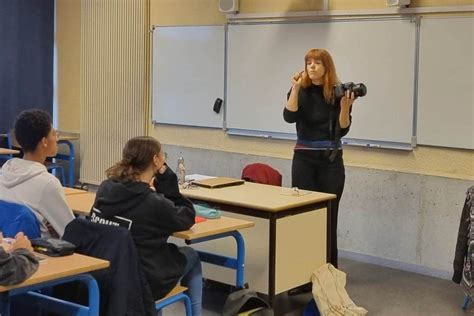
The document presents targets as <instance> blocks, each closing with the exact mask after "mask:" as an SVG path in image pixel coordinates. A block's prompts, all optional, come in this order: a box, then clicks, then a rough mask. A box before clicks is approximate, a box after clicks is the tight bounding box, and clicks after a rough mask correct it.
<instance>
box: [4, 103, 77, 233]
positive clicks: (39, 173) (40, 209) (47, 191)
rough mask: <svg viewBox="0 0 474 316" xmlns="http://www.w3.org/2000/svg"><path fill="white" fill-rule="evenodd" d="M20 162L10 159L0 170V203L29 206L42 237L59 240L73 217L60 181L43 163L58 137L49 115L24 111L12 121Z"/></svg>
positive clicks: (41, 112)
mask: <svg viewBox="0 0 474 316" xmlns="http://www.w3.org/2000/svg"><path fill="white" fill-rule="evenodd" d="M15 136H16V140H17V141H18V143H19V144H20V146H21V147H22V149H23V152H24V155H23V159H20V158H12V159H10V160H8V161H7V162H6V163H5V164H4V165H3V166H2V169H1V170H0V200H5V201H8V202H14V203H21V204H25V205H27V206H29V207H30V208H31V209H32V210H33V212H34V213H35V215H36V217H37V218H38V221H39V223H40V229H41V235H42V237H50V236H53V237H61V236H62V235H63V233H64V228H65V227H66V225H67V224H68V223H69V222H70V221H71V220H73V219H74V215H73V213H72V211H71V209H70V208H69V206H68V205H67V203H66V199H65V196H64V189H63V187H62V185H61V183H60V182H59V180H58V179H57V178H56V177H55V176H53V175H52V174H50V173H48V171H47V170H46V167H45V165H44V162H45V160H46V158H47V157H54V156H56V154H57V151H58V145H57V136H56V131H55V130H54V128H53V126H52V122H51V117H50V116H49V114H48V113H46V112H45V111H42V110H28V111H23V112H21V113H20V115H19V116H18V117H17V119H16V122H15Z"/></svg>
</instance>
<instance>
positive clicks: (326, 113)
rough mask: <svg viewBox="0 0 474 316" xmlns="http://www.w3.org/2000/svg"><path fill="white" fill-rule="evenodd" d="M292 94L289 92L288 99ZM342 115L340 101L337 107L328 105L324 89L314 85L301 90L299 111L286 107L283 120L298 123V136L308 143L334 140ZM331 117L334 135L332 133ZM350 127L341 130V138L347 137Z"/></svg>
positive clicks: (337, 102)
mask: <svg viewBox="0 0 474 316" xmlns="http://www.w3.org/2000/svg"><path fill="white" fill-rule="evenodd" d="M290 93H291V90H290V92H288V96H287V97H288V98H289V97H290ZM351 109H352V108H351ZM331 112H332V113H331ZM340 113H341V106H340V100H336V102H335V105H331V104H328V103H327V102H326V101H325V100H324V94H323V87H322V86H316V85H314V84H312V85H311V86H310V87H309V88H307V89H303V88H301V89H300V91H299V94H298V110H297V111H296V112H291V111H290V110H288V109H287V108H286V107H285V109H284V110H283V118H284V119H285V121H286V122H288V123H295V122H296V134H297V136H298V138H299V139H302V140H307V141H315V140H334V136H335V130H336V124H339V114H340ZM331 116H332V129H331V130H332V133H331V132H330V118H331ZM350 120H351V121H352V117H350ZM339 127H340V126H339ZM349 127H350V126H348V127H346V128H341V132H340V135H339V137H343V136H345V135H346V134H347V133H348V132H349Z"/></svg>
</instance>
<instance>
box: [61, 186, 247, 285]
mask: <svg viewBox="0 0 474 316" xmlns="http://www.w3.org/2000/svg"><path fill="white" fill-rule="evenodd" d="M68 191H69V194H67V193H66V202H67V203H68V205H69V207H70V208H71V209H72V211H73V212H74V213H75V214H77V215H84V216H89V215H90V211H91V209H92V206H93V205H94V201H95V193H91V192H85V193H80V192H79V193H78V192H75V191H72V190H68ZM254 225H255V224H254V223H253V222H252V221H248V220H241V219H234V218H229V217H221V218H218V219H208V220H206V221H204V222H201V223H198V224H195V225H194V226H193V227H191V229H189V230H186V231H181V232H177V233H174V234H173V236H174V237H176V238H179V239H183V240H185V242H186V243H187V244H197V243H202V242H205V241H210V240H216V239H222V238H225V237H232V238H234V239H235V241H236V244H237V254H236V256H235V257H234V256H233V255H228V256H223V255H219V254H216V253H215V252H212V253H211V252H205V251H199V255H200V258H201V260H202V261H204V262H208V263H211V264H214V265H218V266H221V267H224V268H226V269H232V270H235V271H236V275H235V286H236V287H237V288H243V287H244V286H245V242H244V238H243V237H242V235H241V234H240V232H239V230H240V229H244V228H249V227H253V226H254ZM230 249H233V247H230Z"/></svg>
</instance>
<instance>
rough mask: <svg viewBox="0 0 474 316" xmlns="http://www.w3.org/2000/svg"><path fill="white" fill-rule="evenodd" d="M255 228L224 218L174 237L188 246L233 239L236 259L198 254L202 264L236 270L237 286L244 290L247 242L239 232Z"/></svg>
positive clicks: (245, 223)
mask: <svg viewBox="0 0 474 316" xmlns="http://www.w3.org/2000/svg"><path fill="white" fill-rule="evenodd" d="M253 226H255V224H254V223H253V222H251V221H247V220H241V219H236V218H230V217H224V216H222V217H220V218H218V219H207V220H206V221H204V222H200V223H198V224H195V225H194V226H193V227H191V229H189V230H186V231H181V232H177V233H174V234H173V237H176V238H181V239H184V240H185V241H186V243H187V244H188V245H190V244H197V243H202V242H206V241H211V240H217V239H222V238H225V237H233V238H234V239H235V242H236V244H237V255H236V257H233V256H224V255H220V254H216V253H215V252H213V253H211V252H206V251H198V253H199V258H200V259H201V261H202V262H207V263H210V264H213V265H217V266H220V267H224V268H228V269H232V270H235V271H236V273H235V286H236V288H239V289H242V288H244V287H245V285H246V284H245V241H244V238H243V237H242V235H241V234H240V232H239V230H241V229H244V228H249V227H253Z"/></svg>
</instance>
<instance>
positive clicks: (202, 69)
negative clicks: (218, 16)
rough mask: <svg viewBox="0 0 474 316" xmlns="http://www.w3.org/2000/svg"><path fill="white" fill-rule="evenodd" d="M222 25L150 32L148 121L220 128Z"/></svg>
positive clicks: (221, 118)
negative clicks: (216, 108) (216, 105)
mask: <svg viewBox="0 0 474 316" xmlns="http://www.w3.org/2000/svg"><path fill="white" fill-rule="evenodd" d="M224 51H225V33H224V26H167V27H155V28H154V31H153V59H152V76H153V77H152V88H151V89H152V91H151V94H152V119H153V121H154V122H155V123H165V124H179V125H191V126H202V127H219V128H222V125H223V112H224V111H223V109H221V111H220V113H219V114H217V113H215V112H214V111H213V105H214V101H215V100H216V98H221V99H224Z"/></svg>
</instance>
